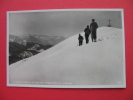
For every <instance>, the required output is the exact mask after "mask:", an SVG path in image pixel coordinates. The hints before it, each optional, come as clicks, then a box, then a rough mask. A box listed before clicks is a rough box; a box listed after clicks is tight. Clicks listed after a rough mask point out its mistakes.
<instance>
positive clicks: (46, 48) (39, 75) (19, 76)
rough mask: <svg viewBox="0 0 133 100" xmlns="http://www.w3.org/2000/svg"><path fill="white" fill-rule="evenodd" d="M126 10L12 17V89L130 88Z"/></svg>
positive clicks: (9, 16)
mask: <svg viewBox="0 0 133 100" xmlns="http://www.w3.org/2000/svg"><path fill="white" fill-rule="evenodd" d="M125 69H126V66H125V32H124V10H123V9H51V10H27V11H8V12H7V86H9V87H39V88H126V74H125Z"/></svg>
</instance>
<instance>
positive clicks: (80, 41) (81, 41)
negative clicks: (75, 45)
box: [78, 34, 84, 46]
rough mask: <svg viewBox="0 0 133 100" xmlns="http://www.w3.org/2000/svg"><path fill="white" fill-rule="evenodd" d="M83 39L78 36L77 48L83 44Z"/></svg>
mask: <svg viewBox="0 0 133 100" xmlns="http://www.w3.org/2000/svg"><path fill="white" fill-rule="evenodd" d="M83 39H84V38H83V37H82V36H81V35H80V34H79V37H78V40H79V46H81V45H82V44H83Z"/></svg>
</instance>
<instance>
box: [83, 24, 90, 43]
mask: <svg viewBox="0 0 133 100" xmlns="http://www.w3.org/2000/svg"><path fill="white" fill-rule="evenodd" d="M84 32H85V40H86V44H87V43H89V35H90V33H91V30H90V28H89V25H87V27H86V28H85V30H84Z"/></svg>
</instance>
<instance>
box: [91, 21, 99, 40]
mask: <svg viewBox="0 0 133 100" xmlns="http://www.w3.org/2000/svg"><path fill="white" fill-rule="evenodd" d="M97 28H98V25H97V23H96V22H95V19H92V23H91V24H90V29H91V39H92V42H96V39H97Z"/></svg>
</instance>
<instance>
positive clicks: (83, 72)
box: [9, 27, 124, 85]
mask: <svg viewBox="0 0 133 100" xmlns="http://www.w3.org/2000/svg"><path fill="white" fill-rule="evenodd" d="M81 35H82V36H84V33H81ZM97 35H98V42H95V43H92V42H91V41H90V43H89V44H85V41H84V44H83V46H80V47H79V46H78V34H77V35H74V36H72V37H70V38H68V39H66V40H64V41H63V42H61V43H59V44H57V45H55V46H54V47H52V48H50V49H48V50H46V51H44V52H42V53H40V54H37V55H35V56H33V57H31V58H28V59H26V60H22V61H19V62H17V63H14V64H12V65H10V66H9V83H10V84H15V82H17V83H19V84H23V83H24V82H25V81H28V82H29V84H42V85H57V84H58V85H60V84H61V85H63V84H69V85H119V84H120V85H121V84H124V77H123V67H124V65H123V62H124V55H123V52H124V51H123V37H122V36H123V33H122V30H121V29H117V28H111V27H101V28H99V29H98V32H97ZM27 84H28V83H27Z"/></svg>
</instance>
